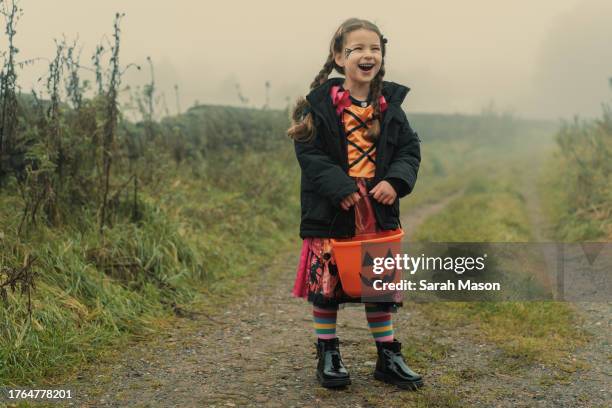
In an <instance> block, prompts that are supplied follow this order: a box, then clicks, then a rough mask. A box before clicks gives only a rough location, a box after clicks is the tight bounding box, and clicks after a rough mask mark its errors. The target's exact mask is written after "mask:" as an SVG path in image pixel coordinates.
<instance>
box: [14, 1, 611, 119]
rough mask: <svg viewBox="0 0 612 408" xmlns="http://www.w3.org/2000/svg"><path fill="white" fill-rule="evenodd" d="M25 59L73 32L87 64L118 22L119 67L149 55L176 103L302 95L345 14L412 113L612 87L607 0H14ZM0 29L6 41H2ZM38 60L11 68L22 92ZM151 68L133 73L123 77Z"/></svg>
mask: <svg viewBox="0 0 612 408" xmlns="http://www.w3.org/2000/svg"><path fill="white" fill-rule="evenodd" d="M21 6H22V8H23V9H24V15H23V16H22V18H21V20H20V21H19V24H18V27H17V31H18V33H17V37H16V45H17V47H18V48H19V49H20V53H19V58H20V59H21V60H24V59H29V58H35V57H46V58H51V57H52V55H53V52H54V42H53V39H54V38H61V37H62V35H65V36H66V38H68V39H73V38H76V36H77V35H78V38H79V41H80V43H81V44H82V45H83V53H82V58H81V61H82V63H85V64H87V63H89V59H90V56H91V54H92V52H93V49H94V47H95V45H96V44H97V43H99V42H100V41H101V40H102V39H103V38H104V36H106V38H110V35H111V33H112V22H113V17H114V13H115V12H116V11H121V12H125V13H126V16H125V18H124V19H123V20H122V44H121V62H122V64H128V63H137V64H143V65H144V64H145V58H146V56H151V58H152V59H153V61H154V64H155V70H156V80H157V85H158V87H159V90H160V92H161V91H163V92H164V93H165V96H166V101H167V105H168V107H169V110H170V112H171V113H173V112H175V111H176V103H175V98H174V90H173V87H174V84H175V83H176V84H178V85H179V89H180V94H181V96H180V98H181V106H182V109H183V110H185V108H187V107H188V106H189V105H191V104H193V102H194V101H195V100H198V101H199V102H201V103H215V104H229V105H240V101H239V99H238V96H237V93H236V90H235V83H240V86H241V88H242V91H243V93H244V95H245V96H246V97H248V98H249V106H257V107H260V106H261V105H263V103H264V95H265V91H264V84H265V81H267V80H269V81H271V104H272V107H278V108H282V107H284V106H285V105H286V98H287V97H290V98H291V99H292V100H293V99H294V98H295V97H296V96H298V95H301V94H304V93H305V92H307V90H308V89H307V88H308V85H309V84H310V82H311V81H312V79H313V78H314V76H315V75H316V73H317V72H318V71H319V70H320V69H321V66H322V65H323V62H324V61H325V58H326V56H327V51H328V48H327V47H328V44H329V41H330V38H331V35H332V34H333V32H334V30H335V29H336V27H337V26H338V24H340V22H342V21H343V20H344V19H346V18H349V17H360V18H366V19H369V20H371V21H373V22H375V23H376V24H378V26H379V27H380V29H381V31H382V32H383V34H384V35H385V36H386V37H387V38H388V39H389V43H388V44H387V45H388V48H387V51H388V53H387V57H386V60H385V64H386V68H387V74H386V76H385V79H387V80H392V81H395V82H399V83H402V84H405V85H407V86H409V87H410V88H411V92H410V93H409V94H408V97H407V98H406V101H405V104H404V108H405V109H406V111H407V112H445V113H454V112H465V113H478V112H480V111H481V109H482V108H483V107H484V106H486V105H488V104H489V103H490V102H491V101H493V102H494V106H495V107H496V109H497V110H499V111H512V112H514V113H516V114H518V115H521V116H524V117H546V118H552V119H557V118H560V117H566V118H569V117H571V116H572V115H574V114H580V115H582V116H598V115H599V114H600V113H601V103H602V102H604V101H610V99H611V97H612V92H611V91H610V88H609V87H608V77H610V76H612V48H611V47H610V45H611V43H612V41H611V40H612V24H610V21H612V1H609V0H514V1H511V0H504V1H492V0H464V1H461V2H455V1H450V0H447V1H436V0H433V1H432V0H429V1H402V2H399V1H398V2H385V3H374V2H372V1H361V0H351V2H334V1H320V0H312V1H299V2H295V1H256V2H247V1H229V0H226V1H195V0H193V1H191V0H175V1H173V2H169V1H152V0H148V1H145V0H123V1H118V0H105V1H93V0H88V1H78V0H72V1H71V0H54V1H41V0H22V1H21ZM4 43H5V39H4V38H2V45H3V48H4ZM47 65H48V62H47V61H39V62H37V63H36V64H35V65H34V66H33V67H29V68H25V69H24V70H23V71H21V72H20V73H19V75H20V78H19V83H20V84H21V86H22V87H23V88H24V90H25V91H27V90H29V89H30V87H32V86H33V84H34V86H36V87H38V88H41V87H42V83H39V84H38V85H36V84H35V82H36V78H38V77H39V76H40V75H42V74H43V73H44V72H45V71H46V68H47ZM147 79H148V71H146V70H145V71H141V72H138V71H136V70H128V72H127V73H126V74H125V75H124V80H123V84H124V85H125V84H130V85H136V84H139V83H140V84H142V83H144V82H145V81H146V80H147Z"/></svg>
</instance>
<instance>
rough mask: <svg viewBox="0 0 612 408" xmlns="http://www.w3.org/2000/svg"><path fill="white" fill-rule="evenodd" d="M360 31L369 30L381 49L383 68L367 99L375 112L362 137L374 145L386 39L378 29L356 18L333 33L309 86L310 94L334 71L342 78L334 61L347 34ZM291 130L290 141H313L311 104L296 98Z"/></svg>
mask: <svg viewBox="0 0 612 408" xmlns="http://www.w3.org/2000/svg"><path fill="white" fill-rule="evenodd" d="M360 28H363V29H366V30H370V31H373V32H375V33H376V34H378V37H379V38H380V45H381V49H382V56H383V59H382V64H381V66H380V70H379V71H378V73H377V74H376V76H375V77H374V79H372V82H371V83H370V95H371V97H372V107H373V108H374V115H373V118H372V119H373V120H372V122H371V123H370V124H369V126H368V130H367V132H366V134H365V137H366V139H368V140H370V141H374V140H375V139H376V138H377V137H378V136H379V135H380V101H379V100H380V96H381V95H382V85H383V77H384V76H385V53H386V46H385V45H386V43H387V39H386V38H384V37H383V35H382V33H381V32H380V30H379V29H378V27H377V26H376V25H375V24H374V23H372V22H370V21H368V20H362V19H359V18H349V19H348V20H346V21H344V22H343V23H342V24H340V27H338V29H337V30H336V32H335V34H334V36H333V37H332V39H331V42H330V46H329V54H328V55H327V59H326V60H325V63H324V64H323V68H321V70H320V71H319V73H318V74H317V76H315V78H314V80H313V81H312V83H311V84H310V90H312V89H314V88H316V87H318V86H320V85H323V84H324V83H325V82H326V81H327V79H328V78H329V74H331V73H332V71H333V70H336V71H337V72H338V73H340V74H342V75H345V72H344V68H343V67H341V66H339V65H338V64H336V61H335V59H334V57H335V56H336V55H337V54H339V53H341V52H342V49H343V47H344V42H345V40H346V36H347V34H348V33H350V32H352V31H355V30H358V29H360ZM290 119H291V127H289V129H288V130H287V135H288V136H289V137H291V138H292V139H294V140H296V141H299V142H308V141H310V140H312V139H314V137H315V135H316V129H315V126H314V119H313V114H312V111H311V110H310V104H309V103H308V101H307V100H306V98H304V97H303V96H302V97H299V98H298V99H297V101H296V104H295V107H294V108H293V111H292V112H291V117H290Z"/></svg>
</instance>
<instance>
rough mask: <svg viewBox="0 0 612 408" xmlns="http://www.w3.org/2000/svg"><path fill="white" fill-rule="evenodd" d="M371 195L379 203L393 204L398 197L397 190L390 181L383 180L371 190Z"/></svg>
mask: <svg viewBox="0 0 612 408" xmlns="http://www.w3.org/2000/svg"><path fill="white" fill-rule="evenodd" d="M370 195H371V196H372V197H373V198H374V199H375V200H376V201H378V202H379V203H381V204H385V205H391V204H393V203H394V202H395V199H396V198H397V192H396V191H395V189H394V188H393V186H392V185H391V184H390V183H389V182H388V181H385V180H383V181H381V182H380V183H378V184H377V185H376V186H374V188H373V189H371V190H370Z"/></svg>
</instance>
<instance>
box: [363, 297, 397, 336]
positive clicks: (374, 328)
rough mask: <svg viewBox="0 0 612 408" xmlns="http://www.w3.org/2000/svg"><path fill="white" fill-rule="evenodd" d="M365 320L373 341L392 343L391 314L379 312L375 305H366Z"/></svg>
mask: <svg viewBox="0 0 612 408" xmlns="http://www.w3.org/2000/svg"><path fill="white" fill-rule="evenodd" d="M365 310H366V319H368V327H369V328H370V332H371V333H372V336H373V337H374V340H375V341H393V323H392V322H391V313H389V312H381V311H380V309H379V308H378V307H377V306H376V305H369V304H366V306H365Z"/></svg>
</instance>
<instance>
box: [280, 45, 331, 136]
mask: <svg viewBox="0 0 612 408" xmlns="http://www.w3.org/2000/svg"><path fill="white" fill-rule="evenodd" d="M333 69H334V54H333V53H332V52H331V50H330V52H329V55H328V56H327V61H325V64H323V68H321V70H320V71H319V73H318V74H317V76H316V77H315V79H314V80H313V81H312V83H311V84H310V89H314V88H316V87H317V86H319V85H322V84H324V83H325V81H327V78H328V77H329V74H331V72H332V71H333ZM309 107H310V104H309V103H308V101H307V100H306V98H304V97H299V98H298V100H297V103H296V105H295V108H294V109H293V112H292V113H291V127H290V128H289V130H287V135H288V136H289V137H291V138H292V139H294V140H296V141H298V142H308V141H310V140H312V139H313V138H314V137H315V134H316V129H315V126H314V119H313V117H312V112H307V109H308V108H309ZM306 112H307V113H306ZM305 113H306V114H305Z"/></svg>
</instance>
